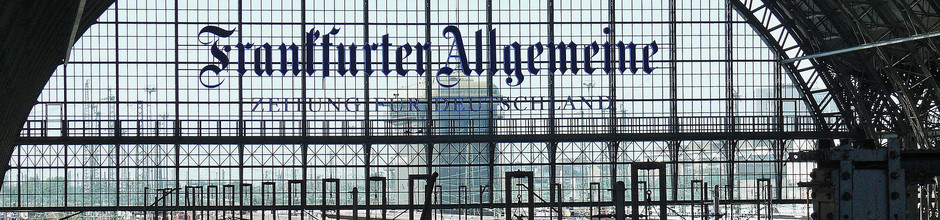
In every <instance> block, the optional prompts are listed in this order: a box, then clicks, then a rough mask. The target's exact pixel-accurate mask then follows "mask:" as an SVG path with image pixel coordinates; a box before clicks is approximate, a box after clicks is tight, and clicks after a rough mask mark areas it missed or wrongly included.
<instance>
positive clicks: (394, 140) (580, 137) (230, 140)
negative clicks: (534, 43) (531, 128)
mask: <svg viewBox="0 0 940 220" xmlns="http://www.w3.org/2000/svg"><path fill="white" fill-rule="evenodd" d="M831 138H858V136H856V135H853V134H852V133H848V132H740V133H730V132H704V133H678V134H676V133H670V132H665V133H630V134H556V135H548V134H537V135H456V136H454V135H431V136H310V137H302V136H246V137H236V136H215V137H198V136H184V137H128V136H124V137H22V138H20V139H18V140H17V141H16V143H17V145H29V144H32V145H37V144H44V145H48V144H174V143H179V144H304V143H306V144H424V143H428V142H432V143H485V142H496V143H521V142H607V141H668V140H770V139H831Z"/></svg>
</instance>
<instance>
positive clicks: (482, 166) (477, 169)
mask: <svg viewBox="0 0 940 220" xmlns="http://www.w3.org/2000/svg"><path fill="white" fill-rule="evenodd" d="M448 80H451V81H454V80H460V83H458V84H457V85H456V86H454V87H451V88H443V87H440V85H438V83H431V85H432V97H431V99H432V100H433V101H432V103H431V110H432V115H431V117H432V118H433V121H434V124H433V128H432V132H433V133H434V135H486V134H488V133H489V120H491V118H490V114H489V113H490V112H491V111H493V110H494V108H496V107H498V106H497V105H499V104H498V102H490V100H492V99H489V98H488V97H499V90H498V89H495V88H494V91H493V93H492V96H490V95H489V94H488V92H487V85H486V82H485V81H484V82H481V81H475V80H473V79H471V78H467V77H455V78H449V79H448ZM398 91H401V92H403V93H404V94H394V95H393V97H395V101H392V102H393V103H394V104H391V105H388V106H387V107H388V108H389V109H388V110H389V111H390V117H391V121H392V122H391V123H393V126H394V127H396V128H400V129H402V130H403V132H404V133H406V134H405V135H424V134H423V133H424V132H425V130H426V124H425V121H424V119H425V118H426V117H427V111H426V110H427V109H428V106H427V94H426V90H425V84H423V83H421V84H415V85H410V86H408V87H405V88H400V89H399V90H398ZM492 117H493V118H492V119H493V120H495V119H496V118H499V116H498V114H496V112H495V111H493V116H492ZM494 123H495V122H494ZM396 147H398V148H399V149H398V150H399V151H400V152H401V153H402V154H408V155H424V153H425V152H412V151H416V150H418V148H414V147H409V146H404V145H399V146H396ZM432 152H433V155H432V158H433V159H432V160H433V161H432V162H431V163H433V164H434V165H435V168H434V171H435V172H438V174H439V175H440V176H439V177H438V180H437V185H440V188H439V189H438V188H436V189H435V191H437V190H440V191H443V200H442V203H443V204H467V203H468V202H467V201H464V199H466V200H469V201H474V202H477V201H478V200H479V199H480V194H479V193H480V186H484V185H490V182H489V178H490V170H489V169H490V168H489V166H488V165H487V164H489V158H491V157H490V154H489V152H490V151H489V150H488V148H487V143H482V142H481V143H437V144H435V145H434V149H433V151H432ZM396 165H406V164H396ZM412 165H413V164H412ZM451 165H454V166H451ZM409 170H410V171H411V172H403V171H398V172H396V173H397V174H396V176H395V177H393V178H395V179H399V180H407V179H408V175H409V174H419V173H424V170H423V169H414V168H412V169H409ZM497 175H498V173H497ZM498 176H499V175H498ZM494 181H495V183H494V184H496V185H499V184H498V183H501V182H500V181H499V180H494ZM393 184H394V183H393ZM398 184H400V185H402V186H400V187H407V182H400V183H398ZM461 186H464V187H466V190H468V191H469V192H468V193H466V194H464V195H466V197H467V198H460V196H461V194H460V193H459V192H460V190H461V189H460V188H461ZM496 188H501V187H498V186H497V187H496ZM488 190H492V188H489V189H488ZM438 196H440V194H436V195H435V198H437V197H438ZM399 199H400V200H403V201H404V200H405V199H406V198H399ZM489 199H490V198H489V193H485V194H484V197H483V200H484V201H489Z"/></svg>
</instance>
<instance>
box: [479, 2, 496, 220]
mask: <svg viewBox="0 0 940 220" xmlns="http://www.w3.org/2000/svg"><path fill="white" fill-rule="evenodd" d="M490 30H493V0H486V33H491V32H490ZM494 38H495V36H494ZM487 42H488V41H487ZM487 46H489V47H495V45H487ZM488 55H489V56H487V59H488V60H487V62H489V63H492V62H496V59H495V58H494V57H495V55H492V54H488ZM495 74H496V70H495V69H490V70H488V71H487V74H486V94H487V96H488V97H493V94H494V92H493V91H494V88H493V75H495ZM487 119H488V122H487V126H488V127H487V131H486V132H487V135H489V136H490V137H493V136H495V135H496V117H495V115H494V112H493V111H488V113H487ZM486 146H487V151H488V152H487V154H488V155H487V156H488V157H489V158H487V159H488V162H487V163H488V165H489V177H488V178H489V180H488V182H489V185H490V192H489V194H490V195H489V196H490V201H489V202H490V204H492V203H493V201H494V199H495V198H493V195H496V194H495V192H494V191H496V188H495V186H496V185H495V184H494V183H496V182H495V178H496V177H495V175H496V142H493V141H490V142H488V143H486ZM480 203H483V201H480ZM491 208H492V207H491Z"/></svg>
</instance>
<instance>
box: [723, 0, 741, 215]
mask: <svg viewBox="0 0 940 220" xmlns="http://www.w3.org/2000/svg"><path fill="white" fill-rule="evenodd" d="M731 13H732V8H731V1H730V0H726V2H725V33H724V38H725V45H724V46H725V59H724V60H725V96H726V97H725V104H726V106H727V109H726V112H725V117H726V119H725V120H726V123H725V126H726V130H725V132H729V133H734V132H735V130H736V129H735V123H736V122H735V117H734V111H735V110H734V109H735V108H734V98H735V97H734V96H735V93H734V74H733V73H732V71H733V69H732V66H731V65H732V61H731V55H732V54H731V52H732V48H731V46H732V42H731V34H732V33H731V32H732V29H731V17H732V14H731ZM727 143H728V145H729V146H728V147H727V149H728V160H729V163H728V180H727V183H728V193H727V194H728V199H731V200H733V199H734V194H733V193H734V190H732V189H734V167H735V163H734V161H735V154H736V152H737V148H738V146H737V145H738V141H737V140H728V141H727Z"/></svg>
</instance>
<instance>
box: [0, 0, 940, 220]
mask: <svg viewBox="0 0 940 220" xmlns="http://www.w3.org/2000/svg"><path fill="white" fill-rule="evenodd" d="M937 12H938V5H937V4H936V3H934V2H930V1H909V2H905V1H896V2H892V1H851V2H845V1H757V0H753V1H740V0H730V1H727V2H725V1H707V0H688V1H679V0H670V1H663V2H633V1H625V0H610V1H588V2H581V1H575V0H544V1H521V0H507V1H495V0H487V1H481V2H459V3H458V2H447V1H443V2H435V1H430V0H427V1H391V2H372V1H368V0H365V1H350V2H323V1H304V0H295V1H285V2H270V1H239V0H231V1H222V2H214V3H196V2H184V1H172V2H147V1H128V2H124V1H119V2H117V3H114V4H113V5H111V6H110V8H109V9H108V10H107V11H105V12H104V13H103V14H102V15H101V16H100V17H99V18H98V20H97V22H96V23H95V24H94V25H93V26H92V27H91V28H89V29H88V31H86V32H85V34H84V35H82V38H81V39H80V40H78V41H77V42H76V45H75V47H74V49H73V51H72V52H71V54H72V55H71V56H70V58H69V62H68V65H67V66H65V65H62V66H59V67H58V68H57V69H56V70H55V73H53V75H52V77H51V78H50V80H49V82H48V84H47V85H46V86H45V88H44V89H43V92H42V94H41V95H40V97H39V101H38V103H37V104H36V105H35V106H34V107H33V109H32V112H31V113H30V115H29V117H28V119H27V121H26V123H25V124H24V125H23V128H22V130H21V132H20V137H19V138H18V139H17V140H16V141H15V145H16V146H15V147H14V148H12V151H11V152H10V158H9V169H7V170H6V173H5V175H4V178H3V183H2V188H0V204H3V205H0V210H2V211H5V212H17V213H23V212H39V213H44V215H47V216H53V217H57V218H58V217H63V216H64V215H66V214H65V213H69V212H86V213H84V214H80V215H81V216H84V217H96V215H100V216H97V217H102V216H110V217H124V218H135V217H136V218H157V216H163V217H168V216H170V215H174V216H187V215H188V216H191V217H196V218H236V217H238V218H254V217H255V216H261V217H262V218H263V217H264V216H266V215H267V216H268V217H276V216H279V215H285V214H279V213H281V212H286V213H287V214H286V215H287V216H294V217H300V218H308V217H311V218H326V217H331V218H332V217H337V216H346V217H352V216H357V217H358V216H359V215H362V216H363V217H366V216H369V217H376V216H379V215H385V214H388V215H393V216H398V217H401V218H405V216H409V211H413V210H417V211H418V212H419V213H421V214H424V215H433V217H434V218H447V217H453V216H460V215H471V216H477V215H479V216H480V217H481V218H482V217H484V216H489V217H496V216H503V215H507V216H512V215H511V214H507V213H517V215H515V216H516V217H522V216H524V217H533V218H534V217H535V216H540V217H551V218H558V219H562V218H563V217H565V216H572V215H594V216H608V215H612V213H614V212H615V211H614V209H615V207H624V206H628V207H629V208H630V210H631V211H632V213H634V214H637V215H635V216H634V217H639V216H638V215H639V214H642V215H647V216H652V215H660V216H665V215H670V216H692V217H703V214H702V213H706V212H708V211H707V210H709V208H706V206H705V204H706V203H707V201H709V200H711V198H712V197H713V196H717V198H716V199H717V200H719V201H720V202H719V203H720V204H721V206H720V207H719V206H717V205H716V207H718V212H720V213H726V214H729V215H731V216H738V217H742V218H748V217H755V216H760V215H764V214H766V213H767V210H768V209H770V207H774V208H778V209H786V210H787V211H788V212H787V213H786V214H790V215H793V216H805V215H807V214H809V213H806V212H805V211H804V210H806V208H807V206H806V205H805V203H806V201H807V200H808V199H809V196H808V195H807V191H806V189H805V188H801V187H800V186H799V185H798V184H797V183H800V182H809V180H810V171H811V170H812V169H813V168H815V167H816V164H815V163H813V162H797V161H792V160H788V159H787V158H788V154H789V153H792V152H799V151H812V150H817V149H818V146H820V145H832V144H833V143H840V142H843V143H850V142H853V141H856V140H870V139H874V140H878V141H875V142H885V141H884V140H885V138H894V137H900V138H901V139H903V140H905V141H903V142H902V143H904V148H905V149H932V148H935V146H936V144H937V136H938V130H937V129H938V128H937V126H938V125H937V124H938V121H940V114H938V112H940V111H938V103H937V100H940V87H938V86H937V81H938V80H937V79H936V78H934V77H933V76H934V75H936V74H935V73H936V71H937V62H938V61H937V57H938V56H940V50H938V46H937V44H936V43H935V42H936V40H935V39H927V40H921V41H912V42H907V43H900V44H894V45H891V46H888V47H884V48H875V49H869V50H861V51H856V52H850V53H843V54H838V55H833V56H827V57H821V58H814V59H806V60H801V61H796V62H784V60H787V59H791V58H797V57H801V56H805V55H809V54H817V53H822V52H826V51H832V50H838V49H843V48H847V47H852V46H859V45H864V44H869V43H874V42H879V41H884V40H890V39H896V38H903V37H908V36H912V35H916V34H923V33H930V32H936V31H938V30H937V29H938V26H940V19H938V17H940V16H938V15H937ZM897 24H903V25H897ZM450 26H454V27H455V28H459V29H460V30H462V31H463V32H462V33H463V38H464V39H465V40H464V42H465V43H466V44H467V46H466V47H467V48H468V49H469V50H468V54H466V55H462V56H464V57H469V58H470V60H471V61H470V62H469V64H468V66H465V67H460V66H459V64H460V62H459V59H458V62H454V61H453V60H452V58H454V57H453V56H454V55H453V54H454V49H453V48H454V45H456V44H455V41H454V38H453V37H455V35H454V34H453V33H451V35H447V32H446V31H445V32H444V33H442V30H445V29H446V28H448V27H450ZM207 27H216V28H217V30H213V29H211V28H207ZM207 30H208V31H207ZM331 30H335V31H333V32H336V33H332V35H330V34H331ZM478 30H479V32H478ZM487 30H495V31H494V32H489V31H487ZM316 31H319V32H316ZM207 33H211V34H207ZM314 33H317V35H316V38H314V37H313V36H314V35H313V34H314ZM321 34H322V35H321ZM442 34H443V36H442ZM475 34H477V36H478V39H481V40H477V41H474V36H475ZM492 34H495V35H493V36H491V35H492ZM325 36H332V40H333V42H332V44H330V42H329V41H326V40H324V38H325ZM490 37H492V40H491V41H490V39H489V38H490ZM484 38H485V40H482V39H484ZM555 42H562V44H564V42H569V43H570V44H571V45H573V46H572V47H570V48H569V49H574V51H577V52H576V53H575V52H572V53H568V54H566V52H565V50H564V49H557V50H560V52H559V53H558V54H557V55H558V56H559V57H555V55H556V53H555V51H556V48H555V46H556V44H555ZM591 42H595V43H597V44H595V45H594V46H595V49H593V52H594V53H593V54H592V53H591V51H592V50H591V49H590V47H591V44H590V43H591ZM605 42H607V43H610V44H609V45H605V44H604V43H605ZM616 42H623V43H625V44H623V45H624V46H621V47H620V48H625V47H628V48H632V49H634V51H633V52H635V53H636V54H630V53H629V52H627V53H622V54H621V55H619V56H618V54H617V53H616V52H617V48H618V47H617V44H616ZM628 42H629V44H626V43H628ZM654 42H655V43H654ZM265 43H270V44H269V45H268V44H265ZM282 43H283V44H282ZM292 43H296V44H299V47H297V48H296V49H293V50H292V51H293V52H294V53H295V54H297V55H296V56H294V57H293V61H292V63H290V62H289V61H287V60H288V58H289V56H290V54H289V52H288V51H291V50H289V49H287V46H288V45H290V44H292ZM512 43H519V44H521V45H522V46H521V47H516V48H517V49H516V50H515V52H516V53H519V52H520V51H524V52H529V54H523V55H516V56H515V57H513V56H511V55H512V52H513V50H512V48H513V47H512V46H513V44H512ZM536 43H538V44H539V45H540V46H539V47H540V48H541V45H545V50H544V53H545V55H543V56H537V55H533V53H534V52H531V51H534V50H535V49H533V48H535V45H536ZM634 43H636V44H634ZM248 44H252V45H253V46H254V47H252V46H248ZM356 44H359V45H360V46H363V45H375V46H372V47H373V49H372V50H371V51H370V50H369V49H362V48H363V47H359V50H362V51H363V52H362V53H359V52H358V51H359V50H357V49H356V48H357V47H356V46H355V45H356ZM386 44H388V45H394V46H393V47H392V49H391V50H390V52H387V53H388V54H390V55H384V57H383V50H382V49H381V47H384V45H386ZM478 44H479V45H480V48H488V47H490V46H493V47H495V48H499V49H498V50H496V49H494V50H487V49H480V50H473V49H472V48H474V46H476V45H478ZM575 44H578V46H580V47H578V46H574V45H575ZM279 45H280V46H281V48H279V47H278V46H279ZM306 45H313V46H314V47H310V48H309V49H308V48H306V47H304V46H306ZM405 45H407V49H405V48H406V46H405ZM421 45H424V47H422V46H421ZM517 45H518V44H517ZM530 45H531V47H530ZM626 45H630V46H626ZM334 46H335V47H336V48H338V50H339V51H344V50H343V48H350V49H349V50H348V51H349V52H347V53H339V52H337V50H336V49H334V50H333V51H332V52H331V51H330V49H326V48H332V47H334ZM210 47H211V48H219V50H218V51H210ZM565 47H566V46H561V45H559V47H558V48H565ZM265 48H266V49H267V51H265ZM423 48H426V49H423ZM526 48H527V50H526ZM606 48H611V50H610V51H611V52H608V50H605V49H606ZM650 48H652V49H650ZM239 49H244V51H248V52H243V51H240V50H239ZM395 49H397V50H395ZM412 50H413V51H414V52H416V54H412V52H411V51H412ZM621 50H623V49H621ZM272 51H273V52H272ZM365 51H369V52H365ZM494 51H497V52H495V53H494ZM216 52H218V53H222V54H225V57H226V59H225V61H222V60H223V59H221V58H220V55H218V54H216ZM419 52H420V53H419ZM524 52H522V53H524ZM337 53H338V54H337ZM422 53H423V54H424V55H421V54H422ZM538 53H539V54H542V53H543V52H542V51H541V50H539V52H538ZM310 54H318V55H319V54H323V56H322V57H316V58H317V59H309V60H306V59H304V58H306V57H307V56H308V55H310ZM356 54H358V56H360V57H359V59H360V60H358V61H357V60H356V56H357V55H356ZM406 54H407V55H406ZM549 54H551V58H549V57H548V56H549ZM504 55H505V56H504ZM525 55H528V56H525ZM607 55H609V56H610V57H612V58H611V59H602V57H604V56H607ZM628 55H629V56H632V57H640V58H641V59H643V58H651V59H652V60H650V62H639V59H637V58H633V60H632V61H624V60H625V58H626V57H628ZM396 56H397V57H404V58H398V60H399V62H400V63H401V64H402V66H405V65H411V66H409V67H407V68H406V69H403V70H404V71H405V72H404V73H400V72H395V71H397V70H398V69H395V68H396V66H395V64H391V65H389V64H383V63H381V62H380V60H382V59H383V58H384V59H386V60H388V59H389V57H393V58H394V57H396ZM415 57H417V58H415ZM523 57H525V59H530V60H533V61H531V62H528V63H526V64H528V65H522V64H516V66H515V71H518V72H519V73H523V72H525V71H530V72H526V74H527V75H525V77H526V78H525V80H526V81H524V82H522V80H523V78H522V77H520V76H519V75H513V74H511V73H512V72H510V70H511V69H513V65H512V63H511V62H508V61H507V60H510V59H511V58H514V59H516V62H522V61H528V60H523V59H522V58H523ZM532 57H540V58H537V59H538V60H534V59H536V58H532ZM592 57H593V58H594V60H591V58H592ZM229 58H230V59H231V61H230V60H228V59H229ZM263 58H266V59H267V60H266V61H265V60H264V59H263ZM347 58H348V59H347ZM405 58H407V59H405ZM556 58H560V62H557V63H558V64H560V65H561V66H560V68H562V69H568V68H569V67H570V68H571V69H570V71H569V72H564V71H565V70H561V72H557V73H556V72H551V73H549V72H548V70H549V68H552V69H553V70H552V71H554V68H555V65H556V63H555V62H554V61H555V59H556ZM578 58H580V61H581V62H578V61H577V59H578ZM320 59H322V61H321V60H320ZM408 59H410V60H408ZM566 59H570V61H571V62H570V63H568V64H567V65H568V66H566V65H565V64H566V62H567V60H566ZM238 60H242V61H241V62H242V63H239V61H238ZM373 60H374V63H372V62H373ZM347 61H349V63H348V65H347V63H346V62H347ZM496 61H501V62H504V63H505V66H503V65H502V64H500V65H498V66H497V65H493V66H486V67H487V68H486V70H483V69H482V68H483V66H485V65H484V63H486V65H489V63H490V62H494V63H495V62H496ZM644 61H645V60H644ZM229 62H231V63H229ZM265 62H266V63H265ZM386 62H387V61H386ZM631 63H634V64H633V65H634V66H627V65H629V64H631ZM289 64H292V65H296V66H294V67H293V68H294V70H295V71H294V72H293V73H290V72H289V71H288V67H291V66H290V65H289ZM308 64H310V65H311V66H312V65H314V64H315V65H323V66H324V68H320V69H319V70H318V71H319V72H316V74H308V73H309V72H308V68H310V67H309V66H307V65H308ZM370 64H371V65H370ZM477 64H479V65H480V66H481V67H477ZM859 64H866V65H859ZM867 64H870V65H867ZM210 65H215V68H219V70H218V71H214V72H213V73H216V74H217V75H215V76H211V77H216V78H204V75H203V73H204V72H206V71H207V70H206V69H207V68H209V66H210ZM265 65H268V66H267V67H266V66H265ZM383 65H384V66H383ZM592 65H593V67H594V68H596V69H597V70H595V72H594V73H593V74H591V73H590V72H589V71H591V70H589V69H590V67H591V66H592ZM605 65H609V66H611V67H610V68H609V69H610V70H605V69H604V68H608V67H607V66H605ZM618 65H619V66H618ZM637 65H641V66H642V68H638V67H637ZM226 66H228V69H226ZM357 66H359V69H355V68H356V67H357ZM389 66H390V67H389ZM347 67H351V68H352V69H346V68H347ZM444 67H447V68H453V71H454V73H453V74H458V73H460V74H463V73H466V76H461V77H449V78H441V77H442V72H444V71H442V70H443V69H444ZM467 67H471V68H467ZM473 67H476V68H480V69H479V70H480V72H476V73H475V74H470V72H472V71H473V70H474V68H473ZM577 67H581V69H578V68H577ZM617 67H619V68H620V70H619V71H618V69H617ZM265 68H266V69H267V70H265ZM298 68H302V69H303V71H300V72H299V74H298V71H299V69H298ZM329 68H332V70H328V69H329ZM373 69H374V70H375V72H374V73H372V74H371V75H370V74H366V72H367V71H369V70H373ZM389 69H391V70H392V71H389ZM535 69H541V70H542V72H541V73H537V74H536V73H535V72H534V70H535ZM383 70H385V71H384V74H383V73H382V72H383ZM422 70H425V71H427V72H422ZM500 70H502V72H500ZM523 70H524V71H523ZM631 70H632V72H633V73H630V71H631ZM210 71H211V69H210ZM239 71H240V72H241V73H239ZM345 71H351V72H345ZM356 71H361V72H360V73H359V74H360V75H356ZM486 71H492V72H486ZM643 71H647V72H645V73H644V72H643ZM326 73H333V75H332V76H327V75H325V74H326ZM340 73H341V74H342V75H341V76H338V74H340ZM347 73H349V75H346V74H347ZM389 73H391V74H389ZM528 73H532V74H528ZM448 74H449V72H448ZM207 79H208V80H207ZM514 80H516V81H514ZM206 82H208V83H206ZM448 82H459V83H460V84H456V83H455V84H453V85H454V87H448V86H446V84H447V83H448ZM886 82H887V83H886ZM216 83H217V84H216ZM211 85H214V86H211ZM334 99H335V100H334ZM383 100H385V101H383ZM474 100H476V101H474ZM494 100H495V101H494ZM442 103H443V104H442ZM458 103H460V104H458ZM569 104H570V105H569ZM605 104H607V105H606V107H603V106H604V105H605ZM460 105H463V106H462V107H457V106H460ZM290 106H296V108H295V107H290ZM504 106H505V107H504ZM545 106H548V107H545ZM396 108H397V109H398V110H396ZM451 108H453V109H451ZM473 108H483V109H488V110H483V111H479V110H472V109H473ZM259 109H260V110H259ZM291 109H293V110H291ZM402 109H409V110H402ZM457 109H460V110H457ZM432 176H433V177H432ZM431 179H433V180H431ZM623 182H626V183H627V184H626V186H624V187H626V189H628V190H631V191H632V192H633V193H634V194H630V193H626V194H617V193H616V192H617V191H616V190H615V189H617V187H621V186H623V185H620V184H623ZM703 194H712V196H706V195H703ZM625 204H626V205H625ZM659 205H663V206H659ZM667 205H668V206H667ZM641 207H642V208H641ZM361 210H369V211H362V212H359V211H361ZM711 210H712V211H715V210H714V209H711ZM247 211H255V212H247ZM258 211H260V212H258ZM56 213H58V214H59V216H56V215H55V214H56ZM258 213H260V214H258ZM298 213H299V214H298ZM429 213H433V214H429ZM518 213H527V214H522V215H519V214H518ZM272 215H273V216H272ZM296 215H299V216H296ZM411 215H413V214H411ZM419 215H420V214H419ZM282 217H283V216H282ZM464 217H466V216H464ZM415 218H417V216H415Z"/></svg>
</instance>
